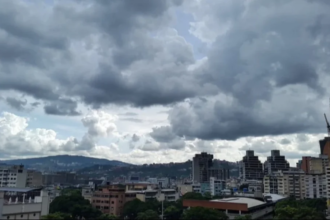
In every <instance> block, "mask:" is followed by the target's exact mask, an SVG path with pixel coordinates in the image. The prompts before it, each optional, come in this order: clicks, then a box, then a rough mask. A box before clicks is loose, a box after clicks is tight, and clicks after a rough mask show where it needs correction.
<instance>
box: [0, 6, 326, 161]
mask: <svg viewBox="0 0 330 220" xmlns="http://www.w3.org/2000/svg"><path fill="white" fill-rule="evenodd" d="M329 10H330V1H328V0H278V1H265V0H231V1H228V0H217V1H213V0H203V1H202V0H189V1H183V0H162V1H155V0H136V1H132V0H111V1H110V0H98V1H88V0H68V1H62V0H16V1H3V2H2V3H1V7H0V159H11V158H28V157H39V156H48V155H59V154H71V155H84V156H92V157H98V158H107V159H111V160H121V161H124V162H128V163H134V164H144V163H168V162H182V161H186V160H188V159H191V158H192V157H193V156H194V154H196V153H200V152H202V151H203V152H208V153H212V154H214V157H215V158H216V159H220V160H228V161H239V160H241V158H242V156H244V155H245V151H246V150H248V149H251V150H254V151H255V154H256V155H258V156H260V159H261V160H262V161H264V160H265V158H266V157H267V156H268V155H270V151H271V150H272V149H279V150H280V151H281V154H282V155H285V156H286V158H287V159H288V161H289V162H290V163H291V165H292V166H294V165H295V162H296V161H297V160H298V159H299V158H301V157H302V156H309V155H310V156H316V155H318V154H319V153H320V150H319V143H318V141H319V140H320V139H322V138H323V137H324V136H326V135H327V130H326V124H325V120H324V116H323V114H324V113H330V112H329V92H330V88H329V84H330V74H329V67H330V14H329V13H328V12H329ZM329 117H330V114H329Z"/></svg>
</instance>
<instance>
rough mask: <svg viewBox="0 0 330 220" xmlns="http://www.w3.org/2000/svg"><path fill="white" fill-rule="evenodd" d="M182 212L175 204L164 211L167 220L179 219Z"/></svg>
mask: <svg viewBox="0 0 330 220" xmlns="http://www.w3.org/2000/svg"><path fill="white" fill-rule="evenodd" d="M181 214H182V210H180V209H179V208H177V207H175V206H174V205H171V206H168V207H167V208H166V209H165V211H164V216H165V217H166V220H172V219H173V220H176V219H179V218H180V216H181Z"/></svg>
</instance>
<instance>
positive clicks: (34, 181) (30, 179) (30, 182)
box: [26, 170, 42, 187]
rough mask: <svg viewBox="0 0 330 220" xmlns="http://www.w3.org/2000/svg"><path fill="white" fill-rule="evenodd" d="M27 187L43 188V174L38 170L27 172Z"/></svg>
mask: <svg viewBox="0 0 330 220" xmlns="http://www.w3.org/2000/svg"><path fill="white" fill-rule="evenodd" d="M26 186H27V187H39V186H42V173H41V172H39V171H36V170H27V180H26Z"/></svg>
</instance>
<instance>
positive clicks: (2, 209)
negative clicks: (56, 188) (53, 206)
mask: <svg viewBox="0 0 330 220" xmlns="http://www.w3.org/2000/svg"><path fill="white" fill-rule="evenodd" d="M48 213H49V198H48V194H47V193H46V192H44V191H41V190H40V189H37V190H36V189H31V188H0V219H40V218H41V216H44V215H48Z"/></svg>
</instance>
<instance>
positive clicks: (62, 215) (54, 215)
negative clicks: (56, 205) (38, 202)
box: [41, 212, 73, 220]
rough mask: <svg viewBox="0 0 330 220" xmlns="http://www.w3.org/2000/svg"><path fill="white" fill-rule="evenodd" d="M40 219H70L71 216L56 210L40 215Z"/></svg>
mask: <svg viewBox="0 0 330 220" xmlns="http://www.w3.org/2000/svg"><path fill="white" fill-rule="evenodd" d="M41 219H43V220H66V219H68V220H71V219H73V218H72V217H71V216H70V215H69V214H65V213H60V212H56V213H52V214H48V215H45V216H42V217H41Z"/></svg>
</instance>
